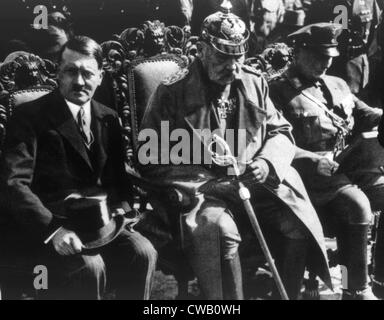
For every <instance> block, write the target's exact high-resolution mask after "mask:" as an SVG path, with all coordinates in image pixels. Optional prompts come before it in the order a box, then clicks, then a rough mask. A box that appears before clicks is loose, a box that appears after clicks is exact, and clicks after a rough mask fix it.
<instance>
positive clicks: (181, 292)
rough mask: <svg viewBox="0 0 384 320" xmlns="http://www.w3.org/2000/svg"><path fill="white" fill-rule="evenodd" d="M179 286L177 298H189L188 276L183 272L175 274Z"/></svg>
mask: <svg viewBox="0 0 384 320" xmlns="http://www.w3.org/2000/svg"><path fill="white" fill-rule="evenodd" d="M175 278H176V281H177V286H178V294H177V298H176V299H177V300H188V296H189V295H188V283H189V281H188V276H186V275H185V274H183V273H178V274H176V275H175Z"/></svg>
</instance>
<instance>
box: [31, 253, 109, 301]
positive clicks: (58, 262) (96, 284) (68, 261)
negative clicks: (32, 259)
mask: <svg viewBox="0 0 384 320" xmlns="http://www.w3.org/2000/svg"><path fill="white" fill-rule="evenodd" d="M52 251H53V250H52ZM41 261H42V263H41V264H42V265H46V266H47V270H48V290H41V291H39V297H40V298H42V299H59V300H100V299H102V298H103V296H104V293H105V288H106V268H105V264H104V261H103V259H102V257H101V256H100V255H93V256H86V255H74V256H67V257H63V256H59V254H58V253H56V252H50V253H49V254H48V257H45V258H44V259H43V260H41Z"/></svg>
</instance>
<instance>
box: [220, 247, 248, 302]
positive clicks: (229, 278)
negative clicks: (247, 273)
mask: <svg viewBox="0 0 384 320" xmlns="http://www.w3.org/2000/svg"><path fill="white" fill-rule="evenodd" d="M222 270H223V289H224V299H225V300H243V299H244V293H243V278H242V272H241V264H240V256H239V254H238V253H236V254H235V255H234V256H233V258H232V259H224V260H223V261H222Z"/></svg>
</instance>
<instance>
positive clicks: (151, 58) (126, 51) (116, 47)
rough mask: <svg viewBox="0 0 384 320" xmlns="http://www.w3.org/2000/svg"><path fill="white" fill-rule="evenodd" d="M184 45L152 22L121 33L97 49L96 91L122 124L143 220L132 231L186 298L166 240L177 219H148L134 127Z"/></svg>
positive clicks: (150, 200) (180, 61)
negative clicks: (100, 76)
mask: <svg viewBox="0 0 384 320" xmlns="http://www.w3.org/2000/svg"><path fill="white" fill-rule="evenodd" d="M188 40H189V37H188V34H187V33H185V32H184V30H183V29H181V28H179V27H168V28H166V27H165V26H164V25H163V24H162V23H160V22H158V21H154V22H146V23H145V24H144V26H143V27H142V28H130V29H127V30H124V31H123V32H122V33H121V35H120V36H118V37H116V38H115V39H114V40H112V41H108V42H105V43H103V44H102V47H103V50H104V57H105V66H106V68H105V69H106V70H107V74H106V77H107V79H109V80H108V81H109V83H105V84H104V89H103V88H102V89H101V90H103V91H104V95H105V92H106V91H108V90H113V92H114V94H113V95H112V96H114V98H113V99H112V101H110V104H112V105H114V106H116V109H117V111H118V112H119V114H120V116H121V119H122V124H123V133H124V139H125V147H126V162H127V163H126V167H127V170H128V172H129V173H130V176H131V181H132V182H133V184H134V188H135V190H136V201H135V203H136V205H137V206H139V209H140V211H141V212H142V213H143V215H144V216H145V219H144V220H143V221H144V223H141V224H140V223H139V224H138V226H137V228H138V229H139V231H141V232H142V233H143V234H144V235H145V236H147V237H148V238H149V239H150V240H151V241H152V242H153V243H154V245H155V247H156V249H157V250H158V251H159V268H160V269H161V270H162V271H163V272H164V273H165V274H173V275H174V276H175V278H176V279H177V281H178V287H179V290H178V292H179V297H186V296H187V293H188V278H189V274H190V273H189V272H188V271H187V272H186V270H188V264H187V263H186V259H184V256H183V254H182V251H181V249H180V246H179V241H177V240H178V239H174V238H173V236H172V235H175V234H180V232H178V229H179V220H178V218H176V217H179V216H180V215H179V214H174V215H173V214H172V215H169V214H166V212H165V211H166V209H164V212H161V213H159V212H157V213H158V214H156V215H153V214H151V212H152V210H153V209H152V208H153V207H156V208H158V207H159V206H158V204H159V203H156V204H155V205H154V201H156V198H157V197H158V196H159V193H160V190H158V188H156V187H153V186H152V185H151V183H150V181H146V180H145V179H143V178H142V177H141V176H140V174H139V173H138V170H137V165H138V164H137V160H136V151H137V148H138V135H139V127H140V124H141V120H142V118H143V116H144V113H145V110H146V107H147V105H148V101H149V99H150V97H151V95H152V94H153V93H154V92H155V90H156V88H157V87H158V85H159V84H160V83H161V82H162V81H163V80H165V79H166V78H168V77H170V76H171V75H172V74H174V73H176V72H178V71H180V70H181V69H183V68H185V67H187V65H188V62H189V58H188V57H187V56H186V55H184V53H188V52H189V51H188V50H189V48H191V46H190V44H188V49H185V48H186V47H187V42H188ZM111 82H112V83H111ZM108 88H109V89H108ZM107 96H111V95H110V94H107ZM165 195H166V196H169V197H170V199H169V201H170V202H174V203H175V207H177V205H178V202H179V201H180V198H179V196H180V194H179V193H178V192H177V190H168V192H166V193H165ZM160 210H162V209H160ZM168 213H169V212H168ZM169 216H174V217H175V219H174V221H170V220H169V219H168V217H169ZM175 240H176V241H175Z"/></svg>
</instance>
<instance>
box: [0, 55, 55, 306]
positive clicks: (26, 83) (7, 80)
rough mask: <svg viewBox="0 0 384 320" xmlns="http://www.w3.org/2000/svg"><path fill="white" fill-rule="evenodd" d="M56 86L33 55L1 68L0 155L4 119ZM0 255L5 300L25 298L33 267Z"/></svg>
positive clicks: (50, 68)
mask: <svg viewBox="0 0 384 320" xmlns="http://www.w3.org/2000/svg"><path fill="white" fill-rule="evenodd" d="M55 87H56V82H55V80H54V65H53V64H52V63H51V62H49V61H44V60H42V59H40V58H39V57H37V56H35V55H32V54H25V53H24V54H21V55H16V56H15V58H14V59H13V60H12V61H9V62H8V63H6V64H3V65H2V66H1V67H0V88H1V89H2V91H1V92H0V154H1V147H2V144H3V142H4V138H5V135H6V123H7V119H9V117H11V116H12V113H13V111H14V109H15V108H17V107H18V106H20V105H21V104H23V103H25V102H30V101H33V100H36V99H38V98H40V97H42V96H43V95H46V94H48V93H49V92H51V91H52V90H53V89H54V88H55ZM22 265H25V263H24V264H22V263H17V261H14V259H13V258H12V260H9V259H7V258H5V257H4V255H3V254H2V255H1V256H0V299H1V298H2V296H1V293H2V292H1V289H3V298H5V299H27V298H28V297H30V296H31V295H33V296H37V292H33V290H34V289H33V286H32V284H33V269H34V266H26V265H25V266H23V267H20V266H22Z"/></svg>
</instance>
